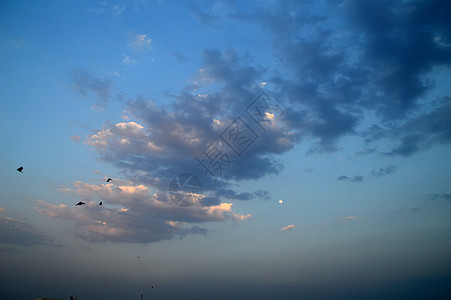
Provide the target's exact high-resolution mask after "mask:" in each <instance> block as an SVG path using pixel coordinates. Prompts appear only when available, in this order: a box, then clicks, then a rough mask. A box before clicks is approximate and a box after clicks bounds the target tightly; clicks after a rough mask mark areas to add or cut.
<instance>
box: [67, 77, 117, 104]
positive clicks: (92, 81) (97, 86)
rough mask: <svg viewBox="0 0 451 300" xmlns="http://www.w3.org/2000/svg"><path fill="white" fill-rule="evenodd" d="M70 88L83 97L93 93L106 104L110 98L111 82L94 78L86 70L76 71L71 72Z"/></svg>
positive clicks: (106, 79)
mask: <svg viewBox="0 0 451 300" xmlns="http://www.w3.org/2000/svg"><path fill="white" fill-rule="evenodd" d="M72 88H73V89H74V90H75V91H77V92H78V93H79V94H80V95H81V96H83V97H86V96H88V95H89V94H91V93H93V94H95V95H96V96H97V97H98V98H100V99H101V100H103V102H107V101H108V100H109V99H110V98H111V97H112V95H111V94H112V89H113V82H112V81H111V80H110V79H109V78H95V77H93V76H92V75H91V74H90V73H88V72H87V71H86V70H82V69H76V70H74V71H73V72H72Z"/></svg>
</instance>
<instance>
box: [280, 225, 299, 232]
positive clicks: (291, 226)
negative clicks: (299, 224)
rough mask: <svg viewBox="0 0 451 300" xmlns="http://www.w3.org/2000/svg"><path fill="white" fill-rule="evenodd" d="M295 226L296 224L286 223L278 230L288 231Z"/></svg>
mask: <svg viewBox="0 0 451 300" xmlns="http://www.w3.org/2000/svg"><path fill="white" fill-rule="evenodd" d="M295 228H296V225H287V226H285V227H282V229H280V231H288V230H294V229H295Z"/></svg>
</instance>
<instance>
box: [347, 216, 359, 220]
mask: <svg viewBox="0 0 451 300" xmlns="http://www.w3.org/2000/svg"><path fill="white" fill-rule="evenodd" d="M356 219H360V217H355V216H349V217H345V218H343V220H356Z"/></svg>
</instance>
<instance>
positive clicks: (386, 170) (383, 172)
mask: <svg viewBox="0 0 451 300" xmlns="http://www.w3.org/2000/svg"><path fill="white" fill-rule="evenodd" d="M394 172H396V166H395V165H389V166H386V167H385V168H379V169H377V170H372V171H371V175H373V176H376V177H380V176H386V175H389V174H392V173H394Z"/></svg>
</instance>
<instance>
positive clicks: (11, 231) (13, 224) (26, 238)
mask: <svg viewBox="0 0 451 300" xmlns="http://www.w3.org/2000/svg"><path fill="white" fill-rule="evenodd" d="M51 241H52V240H51V239H50V238H49V237H48V236H46V235H44V234H42V233H39V232H37V231H36V229H35V228H34V226H33V225H31V224H29V223H27V222H25V221H22V220H16V219H13V218H10V217H3V216H0V243H4V244H11V245H18V246H24V247H31V246H34V245H45V244H49V243H50V242H51Z"/></svg>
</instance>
